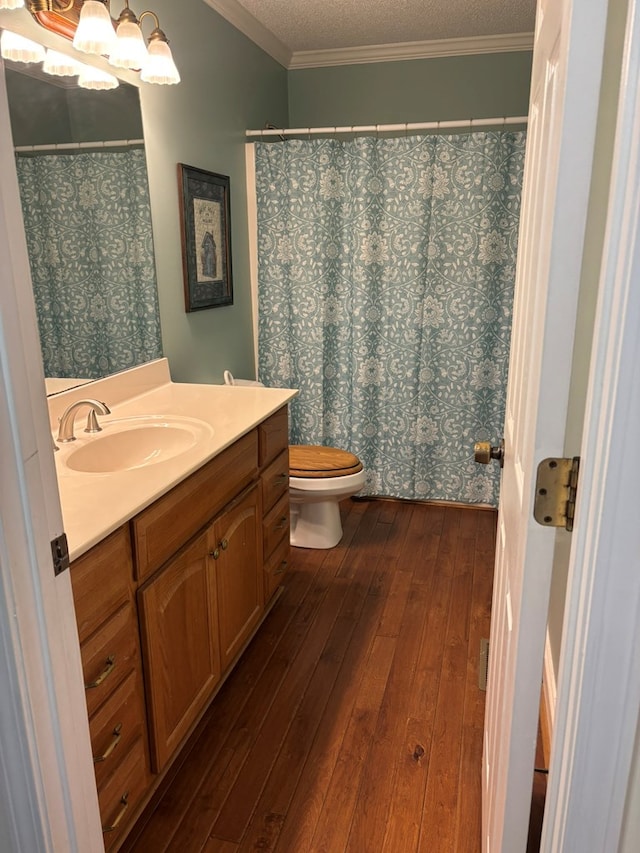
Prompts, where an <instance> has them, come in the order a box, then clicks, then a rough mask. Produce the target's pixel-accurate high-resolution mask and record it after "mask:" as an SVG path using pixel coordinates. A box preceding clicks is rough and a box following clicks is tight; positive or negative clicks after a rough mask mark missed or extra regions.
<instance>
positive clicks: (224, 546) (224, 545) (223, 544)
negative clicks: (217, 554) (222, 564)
mask: <svg viewBox="0 0 640 853" xmlns="http://www.w3.org/2000/svg"><path fill="white" fill-rule="evenodd" d="M220 547H221V548H222V550H223V551H226V550H227V548H228V547H229V540H228V539H223V540H222V542H221V543H220Z"/></svg>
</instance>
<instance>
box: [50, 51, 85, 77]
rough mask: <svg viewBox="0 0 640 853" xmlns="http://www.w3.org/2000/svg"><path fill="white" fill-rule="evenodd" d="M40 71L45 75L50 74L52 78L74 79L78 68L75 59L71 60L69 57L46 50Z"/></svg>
mask: <svg viewBox="0 0 640 853" xmlns="http://www.w3.org/2000/svg"><path fill="white" fill-rule="evenodd" d="M42 70H43V71H44V72H45V73H46V74H52V75H53V76H54V77H75V76H76V74H78V72H79V70H80V67H79V64H78V63H77V62H76V61H75V59H72V58H71V57H70V56H66V55H65V54H64V53H59V52H58V51H57V50H51V49H50V48H48V49H47V53H46V56H45V58H44V62H43V63H42Z"/></svg>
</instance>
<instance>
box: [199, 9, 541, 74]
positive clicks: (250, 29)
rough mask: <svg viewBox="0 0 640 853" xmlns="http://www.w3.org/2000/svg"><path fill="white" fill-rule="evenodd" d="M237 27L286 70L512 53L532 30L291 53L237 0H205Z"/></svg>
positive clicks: (527, 46)
mask: <svg viewBox="0 0 640 853" xmlns="http://www.w3.org/2000/svg"><path fill="white" fill-rule="evenodd" d="M204 2H205V3H206V4H207V6H210V7H211V8H212V9H215V11H216V12H218V14H219V15H222V17H223V18H225V19H226V20H227V21H229V23H230V24H231V25H232V26H234V27H235V28H236V29H238V30H240V32H241V33H244V35H245V36H247V38H249V39H251V41H252V42H254V43H255V44H257V45H258V47H260V48H262V50H264V51H265V53H268V54H269V56H271V57H272V58H273V59H275V60H276V62H279V63H280V65H282V66H283V67H284V68H287V69H289V70H292V69H298V68H321V67H323V66H329V65H362V64H364V63H368V62H399V61H402V60H409V59H433V58H434V57H438V56H466V55H470V54H479V53H511V52H514V51H519V50H533V33H511V34H507V35H496V36H472V37H470V38H458V39H439V40H434V41H410V42H400V43H398V44H373V45H365V46H362V47H346V48H332V49H330V50H299V51H296V52H292V51H291V50H290V48H288V47H287V46H286V45H285V44H283V43H282V42H281V41H280V39H278V38H276V36H274V34H273V33H272V32H271V30H268V29H267V28H266V27H265V26H264V25H263V24H261V23H260V22H259V21H258V20H256V18H254V17H253V15H251V14H249V12H247V10H246V9H245V8H244V6H242V5H241V4H240V3H238V0H204Z"/></svg>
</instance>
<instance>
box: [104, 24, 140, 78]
mask: <svg viewBox="0 0 640 853" xmlns="http://www.w3.org/2000/svg"><path fill="white" fill-rule="evenodd" d="M146 60H147V46H146V44H145V43H144V38H143V36H142V31H141V29H140V25H139V24H137V23H134V22H133V21H121V22H120V23H119V24H118V29H117V30H116V44H115V47H114V48H113V51H112V52H111V54H110V55H109V64H110V65H114V66H115V67H116V68H142V67H143V65H144V64H145V62H146Z"/></svg>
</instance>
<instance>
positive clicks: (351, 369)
mask: <svg viewBox="0 0 640 853" xmlns="http://www.w3.org/2000/svg"><path fill="white" fill-rule="evenodd" d="M524 146H525V134H524V133H523V132H517V133H513V132H502V133H471V134H466V135H463V134H459V135H449V136H429V137H401V138H392V139H378V138H371V137H363V138H356V139H353V140H348V141H342V140H337V139H315V140H287V141H284V142H276V143H257V144H256V156H255V161H256V194H257V216H258V302H259V377H260V379H261V380H262V381H263V382H264V383H265V384H267V385H277V386H290V387H295V388H299V389H300V394H299V396H298V397H297V398H296V399H295V400H294V401H292V404H291V441H292V442H293V443H300V444H326V445H334V446H338V447H343V448H346V449H349V450H351V451H352V452H354V453H356V454H357V455H358V456H359V457H360V459H361V460H362V462H363V464H364V466H365V469H366V474H367V482H366V486H365V489H364V490H363V493H364V494H372V495H387V496H393V497H400V498H410V499H431V500H446V501H457V502H463V503H484V504H491V505H494V506H495V505H497V500H498V489H499V470H498V468H497V466H486V467H485V466H478V465H477V464H476V463H475V462H474V459H473V444H474V442H475V441H477V440H491V441H492V442H493V443H495V442H496V441H497V440H498V439H499V437H500V436H501V435H502V429H503V421H504V406H505V389H506V379H507V366H508V355H509V338H510V329H511V310H512V301H513V285H514V276H515V260H516V247H517V235H518V219H519V212H520V194H521V184H522V172H523V162H524Z"/></svg>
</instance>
